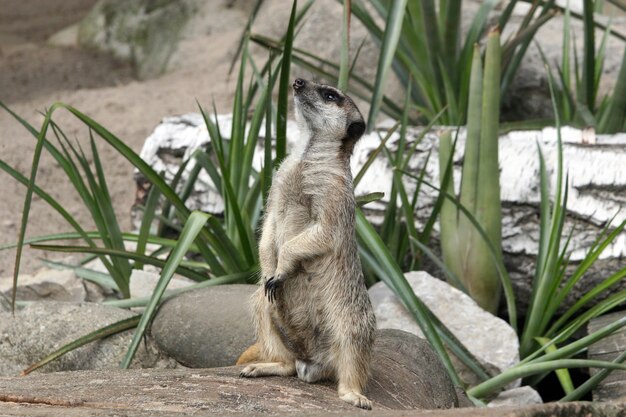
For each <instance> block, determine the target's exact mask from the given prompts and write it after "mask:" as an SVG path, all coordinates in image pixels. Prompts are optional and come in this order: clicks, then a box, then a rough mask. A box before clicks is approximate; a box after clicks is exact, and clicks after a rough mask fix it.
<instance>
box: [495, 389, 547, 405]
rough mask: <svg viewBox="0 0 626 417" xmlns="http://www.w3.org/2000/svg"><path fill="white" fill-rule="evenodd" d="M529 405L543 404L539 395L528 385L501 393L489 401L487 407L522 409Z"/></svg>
mask: <svg viewBox="0 0 626 417" xmlns="http://www.w3.org/2000/svg"><path fill="white" fill-rule="evenodd" d="M531 404H543V400H542V399H541V395H539V393H538V392H537V391H535V390H534V389H533V388H531V387H529V386H528V385H524V386H523V387H518V388H513V389H510V390H507V391H502V392H501V393H500V394H498V396H497V397H496V398H494V399H493V400H491V401H490V402H489V404H488V405H487V406H488V407H492V408H493V407H523V406H525V405H531Z"/></svg>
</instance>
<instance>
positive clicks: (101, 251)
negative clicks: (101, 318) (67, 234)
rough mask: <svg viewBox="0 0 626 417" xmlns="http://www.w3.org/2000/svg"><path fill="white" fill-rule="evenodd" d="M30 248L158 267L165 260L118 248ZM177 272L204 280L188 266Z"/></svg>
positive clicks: (164, 263)
mask: <svg viewBox="0 0 626 417" xmlns="http://www.w3.org/2000/svg"><path fill="white" fill-rule="evenodd" d="M31 248H33V249H36V250H44V251H51V252H62V253H92V254H97V255H108V256H117V257H120V258H126V259H132V260H135V261H137V260H138V261H141V262H142V263H144V264H148V265H154V266H157V267H159V268H164V267H165V265H166V262H165V261H164V260H162V259H159V258H154V257H151V256H146V255H138V254H137V253H135V252H127V251H123V250H119V249H108V248H92V247H88V246H69V245H68V246H64V245H31ZM177 273H179V274H180V275H183V276H185V277H187V278H189V279H192V280H194V281H205V280H206V279H207V276H206V275H204V274H201V273H198V272H196V271H193V270H191V269H188V268H183V267H179V268H178V270H177Z"/></svg>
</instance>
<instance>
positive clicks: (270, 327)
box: [238, 79, 376, 409]
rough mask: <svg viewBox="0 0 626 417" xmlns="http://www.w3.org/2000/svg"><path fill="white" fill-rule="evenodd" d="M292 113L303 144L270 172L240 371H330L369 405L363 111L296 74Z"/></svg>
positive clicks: (343, 393)
mask: <svg viewBox="0 0 626 417" xmlns="http://www.w3.org/2000/svg"><path fill="white" fill-rule="evenodd" d="M293 91H294V99H295V109H296V121H297V123H298V127H299V129H300V131H301V133H302V136H303V137H306V144H305V146H304V148H303V149H302V151H301V152H294V153H293V154H292V155H290V156H289V157H288V158H286V159H285V161H284V162H283V163H282V165H281V166H280V169H279V170H278V172H277V173H276V174H275V176H274V180H273V183H272V187H271V189H270V193H269V198H268V202H267V206H266V210H265V218H264V221H263V233H262V236H261V241H260V244H259V258H260V264H261V274H262V282H261V285H260V286H259V289H258V290H257V291H256V292H255V294H254V295H253V309H254V319H255V327H256V334H257V342H256V344H255V345H253V346H252V347H250V348H249V349H248V350H247V351H246V352H245V353H244V354H243V355H242V357H241V358H240V360H239V361H238V363H246V362H250V361H251V360H258V361H260V362H259V363H253V364H250V365H248V366H247V367H246V368H244V369H243V371H241V376H243V377H259V376H270V375H280V376H291V375H296V374H297V375H298V377H299V378H300V379H302V380H303V381H306V382H316V381H319V380H323V379H335V380H336V381H337V382H338V392H339V397H340V398H341V399H342V400H344V401H346V402H349V403H351V404H353V405H355V406H357V407H361V408H366V409H371V406H372V405H371V402H370V400H368V399H367V398H366V397H365V396H364V395H363V390H364V389H365V385H366V383H367V380H368V378H369V369H370V357H371V350H372V344H373V343H374V333H375V328H376V320H375V318H374V312H373V309H372V305H371V303H370V299H369V296H368V293H367V288H366V286H365V281H364V278H363V272H362V270H361V263H360V260H359V257H358V253H357V242H356V234H355V208H356V204H355V199H354V191H353V186H352V173H351V171H350V157H351V155H352V150H353V148H354V145H355V143H356V142H357V141H358V140H359V139H360V137H361V136H362V135H363V132H364V131H365V122H364V121H363V116H362V115H361V113H360V112H359V110H358V109H357V107H356V105H355V104H354V102H353V101H352V99H351V98H350V97H348V96H346V95H344V94H343V93H341V92H340V91H339V90H337V89H335V88H333V87H330V86H326V85H320V84H316V83H313V82H311V81H305V80H302V79H296V80H295V82H294V84H293Z"/></svg>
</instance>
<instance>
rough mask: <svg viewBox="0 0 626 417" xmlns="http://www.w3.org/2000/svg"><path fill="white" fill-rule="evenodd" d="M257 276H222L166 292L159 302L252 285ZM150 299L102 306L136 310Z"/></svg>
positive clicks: (122, 301) (256, 274) (126, 300)
mask: <svg viewBox="0 0 626 417" xmlns="http://www.w3.org/2000/svg"><path fill="white" fill-rule="evenodd" d="M257 276H258V273H257V271H249V272H238V273H236V274H231V275H224V276H222V277H217V278H211V279H209V280H207V281H203V282H199V283H197V284H192V285H189V286H187V287H184V288H176V289H173V290H166V291H165V292H164V293H163V297H161V302H164V301H165V300H168V299H170V298H172V297H175V296H177V295H180V294H182V293H185V292H187V291H192V290H197V289H200V288H207V287H213V286H216V285H225V284H237V283H244V282H245V283H248V284H254V283H255V281H254V278H256V277H257ZM151 299H152V297H140V298H129V299H125V300H111V301H104V302H103V303H102V304H104V305H108V306H111V307H117V308H136V307H145V306H147V305H148V303H149V302H150V300H151Z"/></svg>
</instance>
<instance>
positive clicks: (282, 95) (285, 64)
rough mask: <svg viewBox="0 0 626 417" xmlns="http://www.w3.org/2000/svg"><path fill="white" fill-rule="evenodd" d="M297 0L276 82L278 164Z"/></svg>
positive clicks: (283, 146) (282, 149) (284, 134)
mask: <svg viewBox="0 0 626 417" xmlns="http://www.w3.org/2000/svg"><path fill="white" fill-rule="evenodd" d="M297 9H298V0H294V1H293V6H292V7H291V16H290V17H289V25H288V26H287V34H286V35H285V43H284V47H283V59H282V64H281V68H280V81H279V84H278V104H277V106H278V112H277V114H276V159H275V160H274V163H275V164H276V165H278V164H280V163H281V162H282V160H283V159H284V158H285V155H286V153H287V109H288V93H289V86H290V78H289V77H290V69H291V49H292V48H293V38H294V27H295V18H296V11H297Z"/></svg>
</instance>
